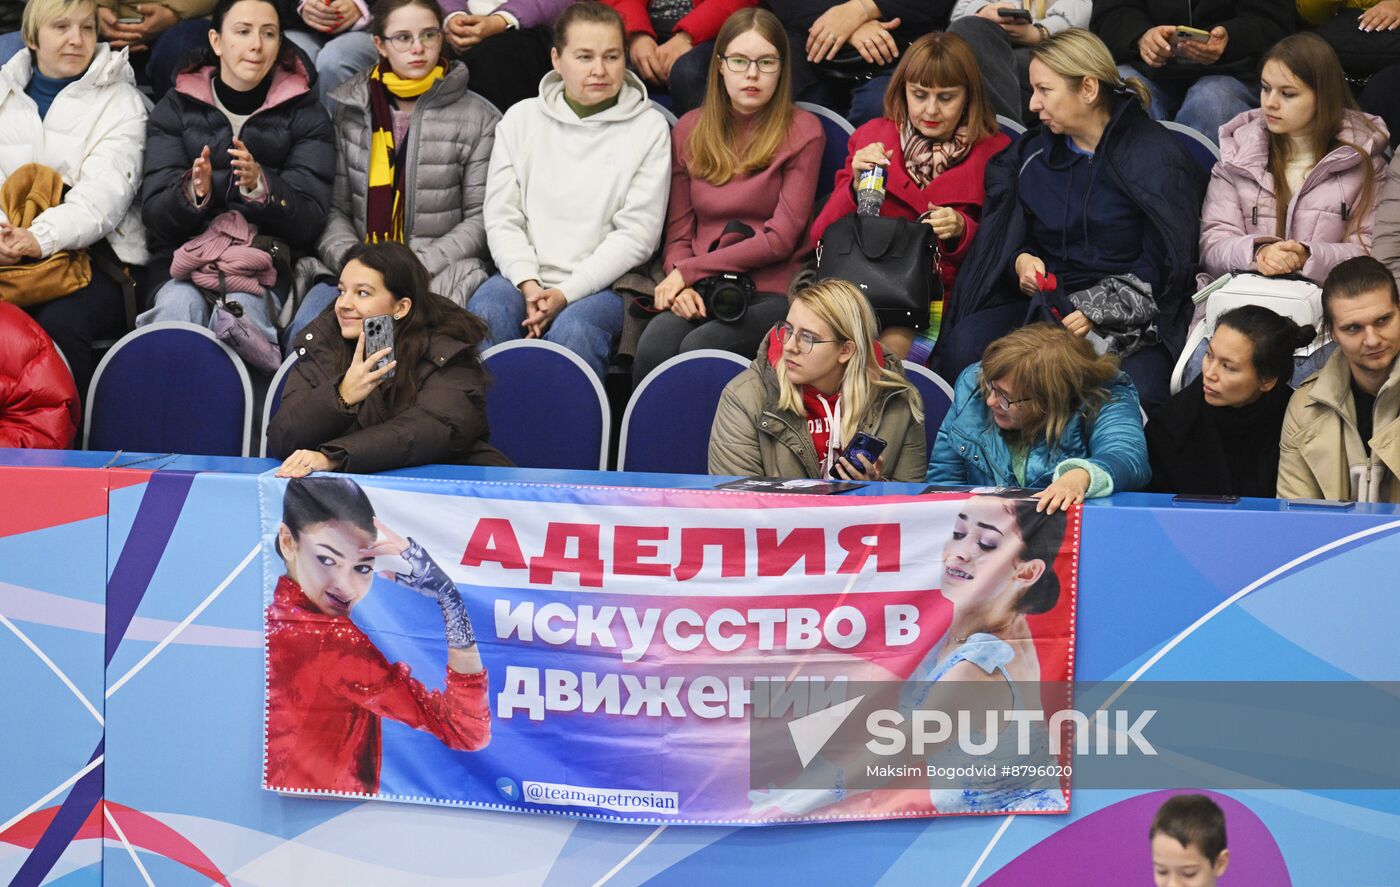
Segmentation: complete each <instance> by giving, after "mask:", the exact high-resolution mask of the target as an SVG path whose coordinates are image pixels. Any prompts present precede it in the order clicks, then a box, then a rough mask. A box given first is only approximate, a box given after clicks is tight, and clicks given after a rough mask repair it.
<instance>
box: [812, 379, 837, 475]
mask: <svg viewBox="0 0 1400 887" xmlns="http://www.w3.org/2000/svg"><path fill="white" fill-rule="evenodd" d="M840 402H841V392H839V391H838V392H836V393H835V394H833V395H831V396H830V397H827V396H826V395H824V394H822V393H821V392H820V391H818V390H817V389H815V388H813V387H812V386H811V385H803V386H802V405H803V406H804V407H806V408H807V433H808V434H810V435H812V446H813V447H814V448H815V449H816V451H817V458H818V459H820V460H821V467H822V471H821V473H822V476H823V477H825V476H826V475H827V474H830V473H831V465H832V463H833V462H835V461H836V457H837V456H839V455H841V429H840V428H832V427H831V423H832V420H833V419H835V418H836V408H837V405H838V404H839V403H840ZM833 434H835V435H836V443H835V447H836V448H835V449H834V450H833V451H832V452H831V453H829V454H828V453H827V451H826V447H827V444H829V443H831V436H832V435H833ZM828 456H829V457H830V458H828Z"/></svg>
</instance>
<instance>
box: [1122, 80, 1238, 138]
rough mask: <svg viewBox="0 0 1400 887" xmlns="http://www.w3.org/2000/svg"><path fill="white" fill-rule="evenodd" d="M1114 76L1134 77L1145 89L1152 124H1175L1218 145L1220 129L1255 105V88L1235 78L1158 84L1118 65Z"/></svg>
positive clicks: (1159, 82) (1166, 81)
mask: <svg viewBox="0 0 1400 887" xmlns="http://www.w3.org/2000/svg"><path fill="white" fill-rule="evenodd" d="M1118 73H1119V74H1122V75H1123V76H1124V77H1136V78H1138V79H1139V80H1141V81H1142V82H1143V83H1144V84H1146V85H1147V91H1148V92H1150V93H1151V94H1152V104H1151V106H1150V107H1148V109H1147V113H1148V114H1150V115H1152V119H1153V120H1175V121H1176V122H1177V123H1180V124H1183V125H1185V126H1189V127H1191V128H1192V129H1194V130H1196V131H1197V132H1199V133H1201V134H1202V135H1204V136H1205V137H1206V138H1208V139H1210V140H1211V141H1212V142H1215V143H1216V144H1217V145H1218V144H1220V127H1221V126H1223V125H1224V124H1225V123H1227V122H1229V121H1230V120H1232V119H1234V118H1235V117H1236V116H1238V115H1240V114H1242V113H1244V112H1245V111H1248V110H1249V109H1250V108H1255V107H1258V105H1259V88H1258V86H1257V85H1251V84H1248V83H1246V82H1245V81H1243V80H1240V79H1239V78H1237V77H1231V76H1228V75H1224V74H1211V75H1209V76H1207V77H1202V78H1200V79H1199V80H1160V81H1153V80H1150V79H1148V78H1147V77H1144V76H1143V75H1142V72H1140V71H1138V69H1137V68H1134V67H1133V66H1132V65H1119V66H1118Z"/></svg>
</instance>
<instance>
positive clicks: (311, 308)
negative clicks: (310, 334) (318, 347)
mask: <svg viewBox="0 0 1400 887" xmlns="http://www.w3.org/2000/svg"><path fill="white" fill-rule="evenodd" d="M339 294H340V290H339V289H338V288H337V287H336V285H335V284H333V283H318V284H316V285H315V286H313V287H312V288H311V289H309V290H307V291H306V295H305V296H303V297H302V300H301V304H300V305H299V306H297V313H296V316H295V317H293V318H292V322H291V323H290V324H288V325H287V329H286V331H285V332H284V334H283V341H282V355H283V356H284V357H285V356H286V355H288V354H291V353H292V351H293V350H294V349H295V348H296V337H297V333H299V332H301V331H302V328H303V327H305V326H306V325H307V324H308V323H310V322H311V321H313V320H315V319H316V318H317V317H319V316H320V314H321V312H322V311H325V310H326V308H328V307H329V306H330V305H332V304H333V303H334V302H335V297H336V296H338V295H339Z"/></svg>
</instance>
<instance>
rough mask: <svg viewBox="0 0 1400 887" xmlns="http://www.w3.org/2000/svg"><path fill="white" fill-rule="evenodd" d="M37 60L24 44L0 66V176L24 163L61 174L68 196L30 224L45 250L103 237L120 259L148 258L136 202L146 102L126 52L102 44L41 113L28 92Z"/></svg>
mask: <svg viewBox="0 0 1400 887" xmlns="http://www.w3.org/2000/svg"><path fill="white" fill-rule="evenodd" d="M33 64H34V63H33V59H32V56H31V54H30V51H29V50H28V49H27V48H26V49H21V50H20V51H19V52H17V53H15V54H14V56H13V57H12V58H11V59H10V60H9V61H8V62H6V63H5V65H4V67H0V181H2V180H4V179H7V178H9V177H10V175H11V174H12V173H13V172H14V171H15V170H17V169H19V168H20V167H21V166H24V165H25V164H26V163H42V164H43V165H45V166H47V167H49V168H50V169H53V170H55V171H57V172H58V173H59V175H61V176H63V184H64V185H66V186H67V187H68V191H67V192H66V193H65V194H64V195H63V202H62V203H61V204H59V205H58V206H55V207H52V208H50V209H47V210H45V211H44V212H42V213H40V214H39V216H38V217H37V218H36V219H35V220H34V224H33V225H31V226H30V227H29V230H30V232H31V233H33V235H34V239H35V240H37V241H39V249H40V250H41V251H42V252H43V254H44V255H45V256H49V255H52V254H53V253H55V252H57V251H58V250H63V249H83V248H85V247H89V246H92V245H93V244H94V243H96V242H97V241H99V240H101V239H102V238H104V237H106V238H108V242H110V243H111V245H112V249H113V251H115V252H116V254H117V257H118V258H119V259H121V260H122V261H124V262H131V263H133V264H138V265H139V264H144V263H145V261H146V259H147V256H146V232H145V229H144V228H143V227H142V226H141V207H140V206H138V205H136V202H135V201H136V195H137V192H138V191H139V190H140V188H141V159H142V156H143V154H144V153H145V150H146V114H147V112H148V110H149V105H148V103H147V102H146V97H145V96H143V95H141V93H140V91H139V90H137V88H136V77H135V75H133V74H132V72H131V65H130V64H128V63H127V51H126V50H125V49H123V50H121V51H120V52H113V51H112V49H111V47H109V46H108V45H107V44H106V43H99V44H97V51H96V53H95V54H94V55H93V57H92V64H90V65H88V69H87V71H86V72H85V73H84V74H83V76H82V77H80V78H78V80H77V81H75V82H73V83H70V84H69V85H68V86H66V87H64V88H63V91H62V92H60V93H59V94H58V95H57V96H56V97H55V98H54V100H53V104H52V105H50V106H49V113H48V114H46V115H44V119H43V120H40V119H39V106H38V105H36V104H34V100H33V99H31V98H30V97H29V96H27V95H25V93H24V88H25V87H26V86H28V85H29V79H30V76H31V75H32V73H33ZM0 215H3V214H2V213H0Z"/></svg>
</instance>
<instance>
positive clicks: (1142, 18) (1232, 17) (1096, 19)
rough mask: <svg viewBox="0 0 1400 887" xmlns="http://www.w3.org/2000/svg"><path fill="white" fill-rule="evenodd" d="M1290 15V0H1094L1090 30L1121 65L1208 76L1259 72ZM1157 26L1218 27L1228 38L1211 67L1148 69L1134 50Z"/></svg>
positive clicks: (1158, 73)
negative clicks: (1222, 52)
mask: <svg viewBox="0 0 1400 887" xmlns="http://www.w3.org/2000/svg"><path fill="white" fill-rule="evenodd" d="M1295 15H1296V14H1295V13H1294V11H1293V0H1094V12H1093V17H1092V18H1091V19H1090V25H1089V28H1090V30H1092V31H1093V32H1094V33H1095V34H1098V35H1099V38H1100V39H1101V40H1103V42H1104V43H1106V44H1107V45H1108V51H1109V52H1111V53H1113V60H1114V61H1115V62H1117V63H1118V64H1120V65H1132V66H1133V67H1135V68H1137V69H1138V70H1139V71H1141V72H1142V73H1144V74H1145V75H1147V76H1148V77H1151V78H1153V79H1157V78H1162V77H1167V78H1171V77H1181V78H1189V79H1192V80H1194V79H1196V78H1198V77H1204V76H1206V75H1207V74H1237V75H1240V76H1253V75H1254V74H1256V73H1258V72H1257V70H1256V69H1257V67H1258V65H1259V57H1260V56H1261V55H1263V54H1264V52H1265V50H1267V49H1268V48H1269V47H1270V46H1273V45H1274V44H1275V43H1277V42H1279V41H1280V40H1282V39H1283V38H1284V37H1287V36H1288V35H1289V34H1291V33H1293V23H1294V20H1295ZM1158 25H1186V26H1188V27H1192V28H1200V29H1201V30H1202V31H1209V30H1210V29H1211V28H1214V27H1215V26H1216V25H1222V26H1224V28H1225V30H1226V32H1227V33H1228V34H1229V35H1230V39H1229V41H1228V42H1227V43H1226V44H1225V52H1224V54H1223V55H1221V56H1220V61H1218V62H1216V63H1215V64H1213V65H1200V64H1197V63H1195V62H1186V61H1180V60H1177V59H1173V60H1172V61H1169V62H1167V64H1166V65H1164V66H1163V67H1161V68H1152V67H1149V66H1148V65H1147V64H1146V63H1144V62H1143V60H1142V56H1141V55H1139V54H1138V48H1137V41H1138V38H1139V37H1141V36H1142V35H1143V34H1144V33H1145V32H1146V31H1147V29H1148V28H1155V27H1157V26H1158Z"/></svg>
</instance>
